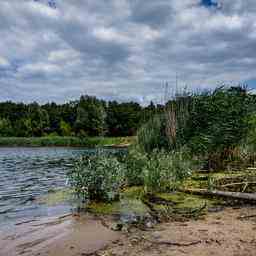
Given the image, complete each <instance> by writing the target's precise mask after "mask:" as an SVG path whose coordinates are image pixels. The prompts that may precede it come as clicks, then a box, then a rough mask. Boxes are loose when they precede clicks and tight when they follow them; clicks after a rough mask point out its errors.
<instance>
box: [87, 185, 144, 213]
mask: <svg viewBox="0 0 256 256" xmlns="http://www.w3.org/2000/svg"><path fill="white" fill-rule="evenodd" d="M143 195H144V192H143V188H142V187H130V188H127V189H124V190H123V191H122V192H121V195H120V200H119V201H116V202H112V203H106V202H91V203H90V204H89V205H88V206H87V209H88V210H89V211H90V212H92V213H96V214H106V215H107V214H118V215H135V216H146V215H148V214H149V209H148V207H147V206H146V205H145V204H144V203H143V202H142V200H141V198H142V196H143Z"/></svg>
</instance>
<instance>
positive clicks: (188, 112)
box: [138, 87, 256, 169]
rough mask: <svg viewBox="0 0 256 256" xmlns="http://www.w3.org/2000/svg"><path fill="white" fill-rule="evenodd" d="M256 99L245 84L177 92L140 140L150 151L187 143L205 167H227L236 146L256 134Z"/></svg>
mask: <svg viewBox="0 0 256 256" xmlns="http://www.w3.org/2000/svg"><path fill="white" fill-rule="evenodd" d="M255 100H256V97H255V96H254V95H250V94H248V93H247V91H246V89H245V88H243V87H231V88H218V89H216V90H215V91H213V92H207V93H202V94H198V95H188V94H186V95H177V96H176V98H174V99H172V100H171V101H169V102H168V103H167V104H166V106H165V110H164V112H163V113H162V114H159V113H158V114H157V115H155V116H154V117H152V118H151V119H150V120H149V121H148V122H147V123H146V124H145V125H143V126H142V128H141V129H139V131H138V144H139V146H140V148H142V149H143V150H144V151H146V152H147V153H150V152H152V151H153V150H154V149H156V150H159V149H165V150H167V151H172V150H176V151H179V150H180V149H181V148H183V147H186V148H188V150H189V151H190V154H191V155H193V156H194V157H196V158H197V159H201V160H202V161H204V162H205V163H206V164H205V167H207V168H209V169H219V168H226V167H227V163H228V161H229V159H230V158H232V156H233V155H234V153H233V152H234V151H235V150H236V148H237V147H238V146H239V145H240V144H241V143H242V142H244V141H245V140H247V141H250V143H249V144H253V140H255V138H256V136H255V134H254V133H255V131H254V130H255V121H254V117H253V116H254V115H255V114H254V113H255V111H256V108H255V106H256V104H255V103H256V102H255ZM246 138H247V139H246ZM254 145H255V143H254Z"/></svg>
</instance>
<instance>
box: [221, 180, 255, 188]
mask: <svg viewBox="0 0 256 256" xmlns="http://www.w3.org/2000/svg"><path fill="white" fill-rule="evenodd" d="M252 184H256V182H249V181H248V182H236V183H228V184H225V185H221V187H222V188H225V187H232V186H237V185H252Z"/></svg>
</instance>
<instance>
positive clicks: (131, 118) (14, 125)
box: [0, 95, 163, 137]
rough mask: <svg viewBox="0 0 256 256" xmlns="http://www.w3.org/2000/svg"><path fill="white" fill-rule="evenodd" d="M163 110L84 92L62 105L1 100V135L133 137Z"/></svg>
mask: <svg viewBox="0 0 256 256" xmlns="http://www.w3.org/2000/svg"><path fill="white" fill-rule="evenodd" d="M161 109H163V106H162V105H154V104H153V103H151V104H150V105H149V106H147V107H142V106H141V105H140V104H138V103H136V102H125V103H118V102H117V101H104V100H100V99H98V98H96V97H93V96H88V95H83V96H81V97H80V99H79V100H76V101H70V102H68V103H65V104H56V103H54V102H52V103H47V104H43V105H40V104H38V103H36V102H33V103H30V104H25V103H15V102H11V101H7V102H2V103H0V136H1V137H42V136H111V137H121V136H133V135H135V134H136V131H137V129H138V128H139V127H140V126H141V125H142V124H143V123H144V122H146V121H147V120H148V119H149V117H150V116H151V115H152V114H153V113H155V112H157V111H161Z"/></svg>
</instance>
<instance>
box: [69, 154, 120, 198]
mask: <svg viewBox="0 0 256 256" xmlns="http://www.w3.org/2000/svg"><path fill="white" fill-rule="evenodd" d="M68 175H69V180H70V184H71V185H72V186H73V187H74V189H75V191H76V193H77V194H78V196H79V197H80V198H82V199H83V200H89V201H90V200H98V201H112V200H115V199H116V198H117V197H118V196H119V190H120V187H121V185H122V184H123V183H124V170H123V165H122V164H121V163H120V162H119V161H118V160H117V158H116V157H113V156H108V157H106V156H104V155H96V156H91V157H85V158H83V159H81V160H80V161H78V162H77V164H76V166H75V168H74V169H73V171H71V172H70V173H69V174H68Z"/></svg>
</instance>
